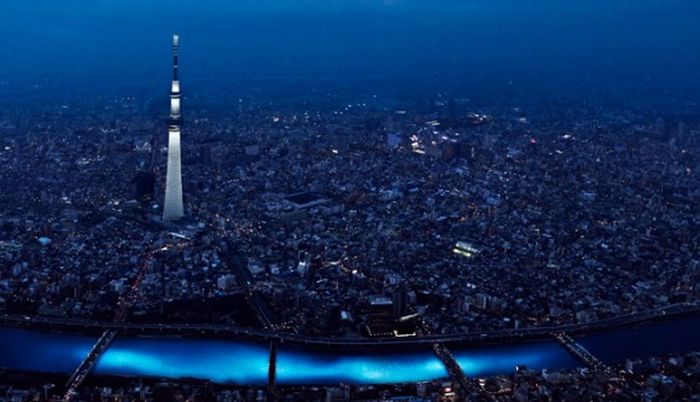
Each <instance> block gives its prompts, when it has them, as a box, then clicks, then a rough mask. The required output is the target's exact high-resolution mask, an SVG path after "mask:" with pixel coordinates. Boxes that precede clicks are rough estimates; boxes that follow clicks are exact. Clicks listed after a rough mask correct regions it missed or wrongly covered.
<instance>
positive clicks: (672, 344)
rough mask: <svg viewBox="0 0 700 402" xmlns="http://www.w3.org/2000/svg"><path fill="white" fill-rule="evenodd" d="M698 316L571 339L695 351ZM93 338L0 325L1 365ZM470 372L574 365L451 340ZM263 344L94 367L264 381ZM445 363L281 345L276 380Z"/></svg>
mask: <svg viewBox="0 0 700 402" xmlns="http://www.w3.org/2000/svg"><path fill="white" fill-rule="evenodd" d="M698 334H700V316H695V317H690V318H682V319H677V320H674V321H669V322H665V323H662V324H657V325H647V326H643V327H640V328H636V329H624V330H617V331H612V332H607V333H602V334H597V335H591V336H587V337H584V338H581V339H579V340H578V341H579V342H580V343H581V344H583V345H584V346H585V347H586V348H588V349H589V350H590V351H591V352H592V353H593V354H594V355H596V356H597V357H599V358H600V359H601V360H603V361H606V362H613V361H621V360H623V359H625V358H627V357H634V356H640V357H641V356H647V355H657V354H664V353H674V352H681V353H682V352H687V351H691V350H700V336H698ZM96 340H97V339H96V337H90V336H74V335H63V334H55V333H43V332H35V331H27V330H21V329H13V328H4V327H3V328H0V367H8V368H13V369H20V370H27V371H44V372H56V373H71V372H72V371H73V370H74V369H75V368H76V367H77V366H78V365H79V364H80V361H81V360H82V358H83V357H85V356H86V354H87V353H88V351H89V349H90V347H91V346H92V345H93V344H94V342H95V341H96ZM450 349H451V350H452V352H453V354H454V356H455V358H456V359H457V361H458V363H459V364H460V365H461V366H462V368H463V369H464V371H465V372H466V374H467V375H469V376H486V375H493V374H506V373H510V372H512V371H513V370H514V368H515V366H516V365H526V366H528V367H529V368H532V369H544V368H573V367H577V366H580V363H579V362H578V361H577V360H575V359H574V358H573V357H572V356H571V355H569V354H568V352H566V351H565V350H564V349H563V348H562V347H561V346H559V345H558V344H557V343H556V342H554V341H542V342H532V343H523V344H515V345H501V346H488V347H480V348H470V347H466V346H465V347H460V346H455V345H450ZM268 353H269V350H268V346H267V345H266V344H263V343H255V342H247V341H240V340H229V341H224V340H192V339H178V338H117V339H116V340H115V341H114V343H113V344H112V346H111V347H110V348H109V349H108V350H107V352H106V353H105V354H104V355H103V356H102V358H101V359H100V361H99V362H98V364H97V366H96V368H95V373H96V374H103V375H119V376H144V377H163V378H197V379H208V380H211V381H214V382H217V383H233V384H264V383H265V382H266V381H267V371H268V357H269V356H268ZM446 375H447V372H446V370H445V367H444V366H443V365H442V363H441V362H440V361H439V360H438V359H437V358H436V357H435V356H434V355H433V353H432V352H431V351H430V350H429V349H427V348H426V349H425V350H416V349H411V350H391V351H386V350H385V351H382V352H364V353H358V352H350V351H347V350H343V349H342V348H339V349H337V350H330V349H329V350H328V351H325V352H321V351H318V350H312V349H304V348H301V347H295V346H289V345H285V344H283V345H281V346H280V347H279V348H278V351H277V380H278V382H279V383H282V384H332V383H338V382H347V383H353V384H380V383H401V382H417V381H427V380H433V379H437V378H442V377H445V376H446Z"/></svg>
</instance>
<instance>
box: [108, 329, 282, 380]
mask: <svg viewBox="0 0 700 402" xmlns="http://www.w3.org/2000/svg"><path fill="white" fill-rule="evenodd" d="M267 365H268V349H267V347H265V346H263V345H261V344H254V343H248V342H242V341H236V342H223V341H201V340H184V339H156V338H135V339H116V340H115V341H114V344H113V345H112V346H111V347H110V348H109V349H108V350H107V352H106V353H105V354H104V355H103V356H102V358H101V359H100V361H99V362H98V364H97V367H96V368H95V371H96V373H98V374H99V373H101V374H117V375H125V376H130V375H137V376H152V377H169V378H182V377H189V378H199V379H208V380H211V381H214V382H219V383H236V384H263V383H265V382H266V381H267Z"/></svg>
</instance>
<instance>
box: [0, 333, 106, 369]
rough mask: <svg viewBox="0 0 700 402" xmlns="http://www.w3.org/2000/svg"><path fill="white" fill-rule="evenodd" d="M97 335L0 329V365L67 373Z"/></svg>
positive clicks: (78, 363)
mask: <svg viewBox="0 0 700 402" xmlns="http://www.w3.org/2000/svg"><path fill="white" fill-rule="evenodd" d="M96 340H97V338H91V337H87V336H76V335H59V334H53V333H45V332H33V331H26V330H22V329H14V328H0V367H11V368H14V369H18V370H28V371H45V372H56V373H70V372H72V371H73V370H75V368H76V367H78V365H80V362H81V361H82V360H83V358H85V356H87V354H88V352H89V351H90V348H91V347H92V345H93V344H94V343H95V341H96Z"/></svg>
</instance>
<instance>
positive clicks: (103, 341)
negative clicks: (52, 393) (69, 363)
mask: <svg viewBox="0 0 700 402" xmlns="http://www.w3.org/2000/svg"><path fill="white" fill-rule="evenodd" d="M115 336H117V330H116V329H108V330H106V331H105V332H104V333H103V334H102V336H100V338H99V339H98V340H97V342H96V343H95V345H94V346H93V347H92V349H90V352H89V353H88V355H87V356H86V357H85V359H84V360H83V361H82V362H81V363H80V366H78V368H77V369H76V370H75V371H74V372H73V375H72V376H71V377H70V379H69V380H68V382H67V383H66V394H65V397H64V398H63V399H64V401H71V400H73V398H74V397H75V395H76V394H77V389H78V387H79V386H80V384H82V382H83V381H84V380H85V377H87V375H88V374H90V372H91V371H92V369H93V367H95V364H96V363H97V361H98V360H99V358H100V356H101V355H102V353H104V351H105V350H107V348H108V347H109V345H110V344H111V343H112V341H113V340H114V337H115Z"/></svg>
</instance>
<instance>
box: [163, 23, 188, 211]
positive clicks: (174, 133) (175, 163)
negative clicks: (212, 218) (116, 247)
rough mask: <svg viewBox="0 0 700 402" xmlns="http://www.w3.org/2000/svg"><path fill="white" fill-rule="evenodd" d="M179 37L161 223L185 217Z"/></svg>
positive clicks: (175, 40)
mask: <svg viewBox="0 0 700 402" xmlns="http://www.w3.org/2000/svg"><path fill="white" fill-rule="evenodd" d="M179 42H180V36H179V35H177V34H175V35H173V82H172V85H171V87H170V118H169V119H168V171H167V176H166V179H165V202H164V204H163V222H169V221H173V220H176V219H179V218H182V217H183V216H185V210H184V206H183V203H182V171H181V163H180V162H181V158H180V128H181V127H182V116H181V115H180V81H179V79H178V74H177V69H178V66H177V56H178V47H179Z"/></svg>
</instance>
